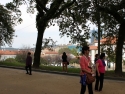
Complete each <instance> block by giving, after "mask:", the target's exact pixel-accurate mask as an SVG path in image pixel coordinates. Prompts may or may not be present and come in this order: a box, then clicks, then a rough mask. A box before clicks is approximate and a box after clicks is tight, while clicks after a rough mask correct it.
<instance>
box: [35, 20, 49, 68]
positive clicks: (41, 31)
mask: <svg viewBox="0 0 125 94" xmlns="http://www.w3.org/2000/svg"><path fill="white" fill-rule="evenodd" d="M41 22H42V23H41V24H40V25H39V26H38V36H37V42H36V48H35V53H34V63H33V67H34V68H39V65H40V57H41V48H42V40H43V35H44V31H45V28H46V23H47V21H45V20H44V21H41Z"/></svg>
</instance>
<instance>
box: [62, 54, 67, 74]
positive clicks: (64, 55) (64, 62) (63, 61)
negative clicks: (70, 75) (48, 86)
mask: <svg viewBox="0 0 125 94" xmlns="http://www.w3.org/2000/svg"><path fill="white" fill-rule="evenodd" d="M62 64H63V71H64V72H67V55H66V52H63V55H62Z"/></svg>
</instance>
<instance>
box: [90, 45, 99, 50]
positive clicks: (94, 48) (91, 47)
mask: <svg viewBox="0 0 125 94" xmlns="http://www.w3.org/2000/svg"><path fill="white" fill-rule="evenodd" d="M89 47H90V50H97V49H98V47H97V46H93V45H91V46H89Z"/></svg>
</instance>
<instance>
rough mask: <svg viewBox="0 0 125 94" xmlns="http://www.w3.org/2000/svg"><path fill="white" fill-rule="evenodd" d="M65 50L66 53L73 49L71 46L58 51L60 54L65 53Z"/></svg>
mask: <svg viewBox="0 0 125 94" xmlns="http://www.w3.org/2000/svg"><path fill="white" fill-rule="evenodd" d="M63 52H66V54H70V53H71V50H70V49H69V48H61V49H59V51H58V53H59V54H63Z"/></svg>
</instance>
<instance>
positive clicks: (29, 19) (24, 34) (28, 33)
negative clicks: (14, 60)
mask: <svg viewBox="0 0 125 94" xmlns="http://www.w3.org/2000/svg"><path fill="white" fill-rule="evenodd" d="M11 1H12V0H0V3H1V4H5V3H7V2H11ZM21 12H22V16H21V18H22V19H23V22H22V23H21V24H18V25H17V26H15V27H14V29H15V35H17V37H14V39H13V44H12V47H14V48H21V47H23V45H25V46H29V47H34V45H33V44H36V40H37V29H36V25H35V22H36V21H35V18H36V13H35V14H28V13H27V12H26V6H22V7H21ZM49 37H51V38H52V39H53V40H54V41H57V44H68V43H69V40H70V39H69V38H67V37H66V36H65V37H63V38H60V36H59V28H58V26H51V27H50V28H48V29H46V30H45V33H44V38H49ZM6 47H7V46H6Z"/></svg>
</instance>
